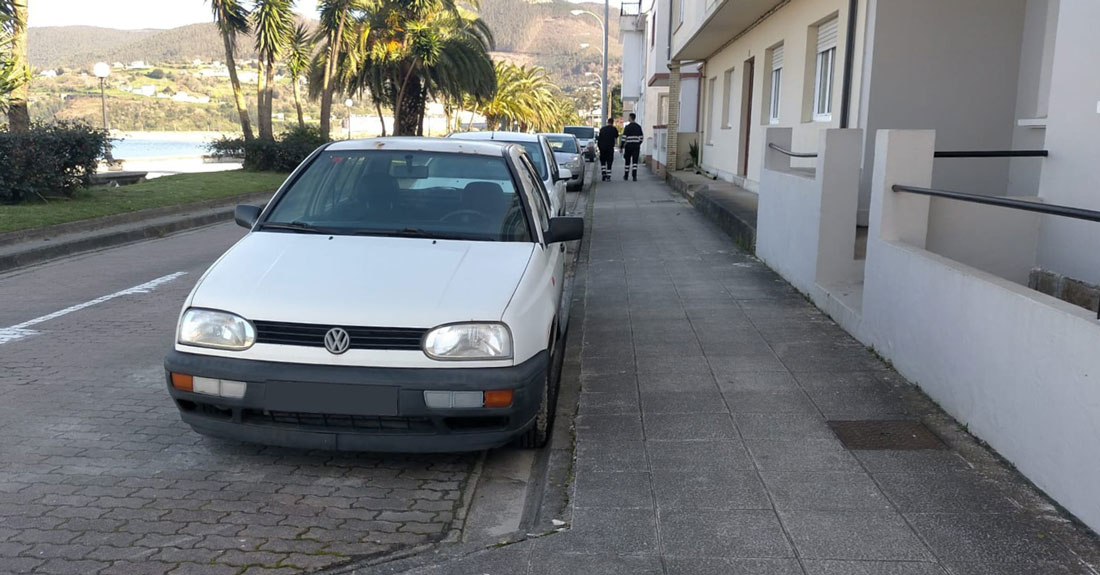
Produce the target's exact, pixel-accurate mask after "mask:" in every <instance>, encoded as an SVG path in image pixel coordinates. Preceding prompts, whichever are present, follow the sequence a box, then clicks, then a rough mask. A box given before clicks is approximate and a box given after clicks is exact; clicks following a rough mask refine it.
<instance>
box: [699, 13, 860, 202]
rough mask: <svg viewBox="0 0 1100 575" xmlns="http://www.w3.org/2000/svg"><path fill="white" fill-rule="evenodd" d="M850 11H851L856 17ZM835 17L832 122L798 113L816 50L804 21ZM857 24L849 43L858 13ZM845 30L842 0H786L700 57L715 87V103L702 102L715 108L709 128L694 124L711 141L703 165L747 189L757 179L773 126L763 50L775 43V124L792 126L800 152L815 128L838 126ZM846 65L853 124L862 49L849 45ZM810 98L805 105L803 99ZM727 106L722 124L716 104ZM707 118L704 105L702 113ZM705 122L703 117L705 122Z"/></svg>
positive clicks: (811, 143)
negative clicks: (749, 72)
mask: <svg viewBox="0 0 1100 575" xmlns="http://www.w3.org/2000/svg"><path fill="white" fill-rule="evenodd" d="M865 6H866V0H861V1H860V2H859V8H858V14H863V13H864V10H865ZM858 14H857V15H858ZM830 16H838V17H839V22H838V24H839V34H838V43H837V55H838V56H837V62H836V72H835V74H834V81H833V106H832V109H833V113H832V121H829V122H814V121H812V116H810V117H809V118H807V117H806V115H805V111H806V110H808V109H809V108H808V107H812V100H813V92H812V90H811V91H810V92H809V96H808V98H809V100H808V101H807V95H806V89H805V88H806V85H807V83H808V84H809V85H812V84H813V74H814V70H815V68H816V54H811V52H813V50H812V46H810V45H811V44H813V45H816V42H817V39H816V36H814V35H813V33H812V32H811V27H812V26H814V25H816V24H818V23H820V22H821V21H823V20H825V19H827V18H829V17H830ZM857 21H858V22H859V26H858V27H857V29H856V46H862V44H863V34H864V22H865V20H864V19H863V18H858V20H857ZM847 30H848V1H847V0H792V2H790V3H789V4H787V5H785V6H783V7H782V8H780V9H779V10H778V11H777V12H775V13H774V14H772V15H771V16H770V17H768V18H767V19H765V20H764V21H762V22H760V23H759V24H758V25H757V26H756V27H755V28H752V29H750V30H749V31H748V32H747V33H745V34H744V35H743V36H741V37H740V38H738V39H737V40H736V41H734V42H733V43H732V44H730V45H728V46H726V47H725V48H723V49H722V50H720V51H719V52H717V53H716V54H714V55H712V56H711V57H710V58H708V59H707V60H706V66H705V75H706V81H708V82H709V79H710V78H717V83H716V84H717V89H716V90H715V100H716V102H714V103H711V102H709V101H707V102H705V103H704V105H705V106H711V105H714V106H715V111H714V114H713V121H712V122H711V125H709V126H706V125H704V126H701V128H700V131H708V130H709V131H711V132H712V134H710V136H709V137H704V140H708V141H709V142H710V143H709V144H708V145H707V146H705V147H706V149H705V150H704V151H703V158H704V159H703V166H704V167H705V168H706V169H708V170H710V171H712V172H716V173H718V174H719V176H720V177H722V178H723V179H727V180H732V179H735V176H742V177H744V178H745V179H746V180H747V182H746V187H748V188H749V189H755V188H756V187H757V186H756V182H759V180H760V177H761V176H760V174H761V167H762V163H763V162H762V160H763V156H762V151H761V150H762V149H763V148H762V147H761V146H760V142H762V141H763V140H764V131H765V130H766V129H767V128H769V127H772V126H771V125H769V123H768V118H767V117H766V116H767V114H768V101H767V99H766V95H767V93H768V89H767V87H768V86H769V85H770V82H771V62H770V60H769V59H768V57H767V53H768V50H769V49H770V48H772V47H774V46H776V45H778V44H780V43H782V44H783V46H784V63H783V77H782V87H781V90H780V92H781V93H780V117H779V123H778V124H777V125H778V126H780V127H787V128H791V129H792V130H793V136H792V137H793V142H792V143H793V145H794V146H795V148H796V149H798V150H800V151H814V150H815V147H816V146H817V143H818V134H819V132H820V131H822V130H824V129H828V128H836V127H839V126H840V108H841V93H842V87H843V81H844V74H843V70H844V60H845V57H846V55H845V50H844V41H845V38H846V37H847V33H848V32H847ZM854 57H855V62H854V69H853V97H852V109H851V114H852V115H851V123H852V125H855V122H856V119H857V118H858V117H859V115H858V114H859V105H860V104H859V98H858V94H859V85H860V76H861V73H862V58H863V54H862V51H861V50H856V54H855V55H854ZM749 59H752V60H753V62H754V78H753V94H752V96H753V97H752V102H751V118H750V120H749V123H748V126H747V128H748V132H749V145H748V150H747V151H748V154H749V158H748V173H747V174H742V173H741V169H740V158H741V154H742V146H743V144H742V140H743V138H742V128H743V126H742V107H743V106H744V101H743V98H744V96H745V94H744V90H743V87H744V86H745V78H744V73H745V71H746V66H745V62H746V61H747V60H749ZM730 69H732V70H733V77H732V80H733V81H732V90H731V89H730V86H728V85H726V83H725V78H726V72H727V71H728V70H730ZM807 102H809V103H807ZM726 106H729V108H730V112H729V122H728V123H724V122H723V108H724V107H726ZM706 117H707V114H706V111H705V108H704V114H703V118H704V119H705V118H706ZM704 121H705V120H704ZM795 165H796V166H806V167H809V166H812V165H813V163H812V162H802V161H798V162H796V163H795Z"/></svg>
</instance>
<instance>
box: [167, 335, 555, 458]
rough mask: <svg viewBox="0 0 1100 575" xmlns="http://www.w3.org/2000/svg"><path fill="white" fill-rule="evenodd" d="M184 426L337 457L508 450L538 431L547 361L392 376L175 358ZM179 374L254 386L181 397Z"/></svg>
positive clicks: (401, 371)
mask: <svg viewBox="0 0 1100 575" xmlns="http://www.w3.org/2000/svg"><path fill="white" fill-rule="evenodd" d="M164 369H165V378H166V381H167V385H168V393H169V394H170V395H171V396H172V399H173V400H175V402H176V407H177V408H179V411H180V417H181V419H183V421H184V422H185V423H187V424H188V425H190V426H191V427H192V428H193V429H194V430H195V431H197V432H199V433H202V434H204V435H211V436H215V437H222V438H227V439H236V440H240V441H246V442H251V443H262V444H267V445H278V446H284V447H296V448H306V449H325V450H337V451H396V452H451V451H478V450H482V449H489V448H492V447H499V446H501V445H504V444H506V443H508V442H509V441H510V440H511V439H513V438H514V437H515V436H517V435H519V434H520V433H523V432H524V431H525V430H526V429H527V428H528V427H529V426H530V425H531V423H532V422H533V420H534V417H535V415H536V413H537V412H538V409H539V402H540V399H541V397H542V385H543V384H544V382H545V380H546V373H547V369H549V355H548V354H547V352H546V351H542V352H540V353H539V354H538V355H536V356H535V357H533V358H531V359H529V360H527V361H525V362H523V363H522V364H520V365H517V366H514V367H496V368H438V369H435V368H420V369H410V368H386V367H346V366H330V365H309V364H292V363H277V362H266V361H253V360H245V359H234V358H225V357H214V356H206V355H196V354H189V353H183V352H179V351H172V352H171V353H169V354H168V356H167V357H166V358H165V360H164ZM171 373H181V374H187V375H192V376H200V377H208V378H214V379H225V380H234V381H244V382H246V383H247V384H248V387H247V389H246V392H245V396H244V397H243V398H241V399H229V398H223V397H218V396H212V395H205V394H200V393H191V392H186V391H181V390H178V389H176V388H175V387H173V386H172V382H171ZM499 389H511V390H513V401H512V405H511V406H509V407H502V408H485V407H479V408H461V409H459V408H454V409H433V408H429V407H427V405H425V403H424V393H423V392H424V391H425V390H442V391H483V390H499Z"/></svg>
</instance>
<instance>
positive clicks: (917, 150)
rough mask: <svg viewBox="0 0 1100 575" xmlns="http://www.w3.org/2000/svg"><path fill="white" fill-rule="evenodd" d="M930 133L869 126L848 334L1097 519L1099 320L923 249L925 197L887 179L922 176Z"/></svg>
mask: <svg viewBox="0 0 1100 575" xmlns="http://www.w3.org/2000/svg"><path fill="white" fill-rule="evenodd" d="M1064 6H1065V5H1064V4H1063V7H1064ZM1053 104H1054V100H1052V106H1053ZM1052 111H1053V107H1052ZM935 140H936V137H935V135H934V134H933V133H931V132H927V131H920V132H916V131H884V132H880V133H879V135H878V138H877V141H876V153H875V165H874V169H873V178H872V181H873V188H872V198H871V234H870V237H869V243H868V254H867V262H866V266H867V267H866V282H865V285H864V291H863V300H862V323H861V326H860V329H859V330H858V333H857V336H858V337H859V338H860V339H861V340H863V341H864V342H865V343H868V344H871V345H873V346H874V347H875V349H876V350H877V351H878V352H879V353H881V354H882V355H883V356H885V357H887V358H889V359H890V360H891V361H892V362H893V364H894V366H895V367H896V368H897V369H898V371H899V372H900V373H901V374H902V375H904V376H905V377H906V378H908V379H909V380H910V381H912V382H914V383H916V384H917V385H919V386H920V387H921V388H922V389H923V390H924V391H925V392H926V393H928V394H929V395H930V396H931V397H932V399H934V400H935V401H936V402H937V403H939V404H940V405H941V406H942V407H943V408H944V409H945V410H946V411H947V412H948V413H949V414H951V415H952V416H953V417H955V418H956V419H957V420H958V421H959V422H960V423H964V424H966V425H967V426H968V428H969V431H970V432H971V433H973V434H974V435H976V436H977V437H979V438H981V439H983V440H985V441H986V442H988V443H989V444H990V446H992V447H993V448H994V449H996V450H997V452H998V453H999V454H1000V455H1002V456H1004V457H1005V458H1006V459H1008V460H1009V461H1010V462H1011V463H1012V464H1014V465H1015V466H1016V467H1017V468H1018V469H1019V470H1020V471H1021V472H1022V473H1023V474H1024V475H1026V476H1027V477H1028V478H1029V479H1030V480H1031V481H1033V482H1034V483H1035V484H1036V485H1037V486H1038V487H1039V488H1040V489H1042V490H1043V491H1045V492H1046V493H1047V494H1048V495H1050V496H1051V497H1052V498H1054V499H1055V500H1056V501H1058V503H1060V504H1061V505H1063V506H1065V507H1066V509H1068V510H1069V511H1070V512H1071V513H1073V514H1075V515H1076V516H1077V517H1078V518H1080V519H1081V520H1082V521H1083V522H1084V523H1085V524H1086V525H1088V526H1089V527H1091V528H1092V529H1093V530H1100V498H1098V497H1097V496H1096V482H1097V478H1098V477H1100V457H1097V452H1098V451H1097V450H1098V446H1100V426H1098V425H1097V421H1100V386H1098V385H1096V380H1097V377H1100V354H1097V353H1096V350H1097V349H1100V324H1098V323H1097V321H1096V318H1095V317H1094V314H1092V313H1090V312H1088V311H1086V310H1084V309H1081V308H1078V307H1075V306H1073V305H1070V304H1067V303H1065V302H1062V301H1059V300H1056V299H1054V298H1051V297H1048V296H1046V295H1043V294H1040V293H1038V292H1036V291H1033V290H1030V289H1027V288H1026V287H1023V286H1020V285H1017V284H1014V283H1012V282H1009V281H1007V280H1004V279H1001V278H999V277H996V276H993V275H990V274H987V273H984V272H982V271H980V270H977V269H975V268H972V267H969V266H966V265H964V264H961V263H959V262H956V261H954V260H951V259H947V258H944V257H941V256H938V255H936V254H933V253H931V252H929V251H927V250H925V249H923V247H924V239H925V237H926V235H927V225H928V209H929V202H928V198H927V197H923V196H916V195H914V194H905V193H895V192H892V191H890V188H891V186H892V185H893V184H895V183H902V184H908V185H915V186H926V185H928V184H929V183H931V181H932V158H931V154H932V151H933V149H934V148H935V147H936V142H935ZM988 209H995V208H992V207H988Z"/></svg>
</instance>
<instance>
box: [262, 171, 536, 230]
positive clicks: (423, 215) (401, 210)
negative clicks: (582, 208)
mask: <svg viewBox="0 0 1100 575" xmlns="http://www.w3.org/2000/svg"><path fill="white" fill-rule="evenodd" d="M259 229H260V230H265V229H266V230H278V231H302V232H310V231H319V232H323V233H332V234H347V235H382V236H413V237H437V238H443V239H470V240H483V241H511V242H529V241H533V240H532V237H533V236H532V234H531V233H530V230H529V229H528V225H527V219H526V216H525V213H524V208H523V202H522V199H521V198H520V195H519V194H517V193H516V187H515V183H514V181H513V179H512V175H511V172H510V171H509V170H508V165H507V163H506V162H505V160H504V158H503V157H499V156H482V155H475V154H455V153H443V152H424V151H417V152H406V151H399V150H369V151H366V150H364V151H331V150H330V151H325V152H322V153H321V154H319V155H318V156H317V158H315V159H314V161H313V162H311V163H310V165H309V166H308V167H307V168H306V169H305V170H304V171H303V172H302V174H301V175H300V176H299V177H298V178H297V179H295V181H294V182H293V183H292V184H291V186H290V187H289V188H288V189H287V190H286V192H285V193H283V194H281V195H280V197H279V198H278V199H277V203H276V205H275V206H274V207H273V208H272V210H271V212H270V214H269V215H268V216H267V217H266V218H265V219H264V221H263V223H262V224H261V225H260V228H259Z"/></svg>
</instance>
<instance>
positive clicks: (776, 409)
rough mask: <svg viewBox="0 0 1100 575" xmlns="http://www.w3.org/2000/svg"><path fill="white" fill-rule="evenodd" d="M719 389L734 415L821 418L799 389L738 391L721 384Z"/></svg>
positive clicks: (812, 403)
mask: <svg viewBox="0 0 1100 575" xmlns="http://www.w3.org/2000/svg"><path fill="white" fill-rule="evenodd" d="M719 388H720V389H721V390H722V396H723V397H725V399H726V404H727V405H729V408H730V411H732V412H734V413H794V414H800V415H805V416H809V417H815V418H816V417H821V413H820V412H819V411H818V408H817V406H816V405H814V402H813V401H811V400H810V398H809V396H807V395H806V393H805V392H803V391H802V390H801V389H797V388H796V389H785V390H767V391H756V390H744V391H738V390H735V389H733V388H732V387H731V386H730V385H729V384H722V383H719Z"/></svg>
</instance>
